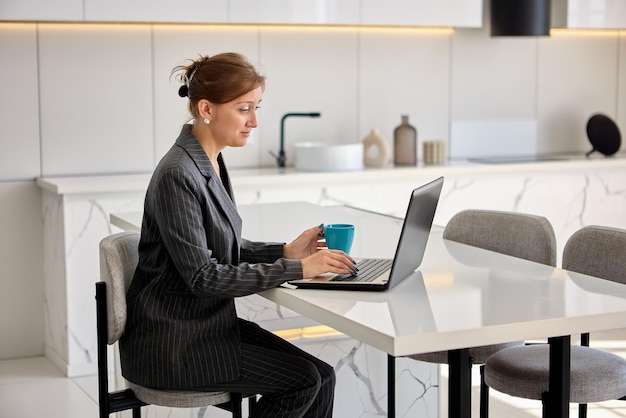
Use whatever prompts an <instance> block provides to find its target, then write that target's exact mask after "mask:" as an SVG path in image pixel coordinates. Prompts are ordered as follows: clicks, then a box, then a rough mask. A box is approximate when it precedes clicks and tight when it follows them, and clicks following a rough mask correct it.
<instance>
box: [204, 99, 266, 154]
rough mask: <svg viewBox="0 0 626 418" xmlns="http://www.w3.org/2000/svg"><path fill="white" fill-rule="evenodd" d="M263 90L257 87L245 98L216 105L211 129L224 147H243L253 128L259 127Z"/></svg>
mask: <svg viewBox="0 0 626 418" xmlns="http://www.w3.org/2000/svg"><path fill="white" fill-rule="evenodd" d="M262 99H263V89H262V88H261V87H257V88H256V89H254V90H251V91H249V92H248V93H246V94H244V95H243V96H239V97H237V98H236V99H234V100H232V101H230V102H228V103H223V104H218V105H215V107H214V110H215V112H214V114H213V115H212V116H213V117H212V118H211V124H210V125H209V129H210V130H211V131H212V132H213V137H214V138H215V139H216V140H217V141H218V142H219V143H220V145H221V146H222V147H227V146H229V147H243V146H244V145H246V143H247V142H248V138H249V137H250V134H251V132H252V129H253V128H256V127H257V126H258V125H259V121H258V118H257V112H258V110H259V104H260V103H261V100H262Z"/></svg>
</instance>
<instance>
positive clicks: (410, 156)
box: [393, 115, 417, 166]
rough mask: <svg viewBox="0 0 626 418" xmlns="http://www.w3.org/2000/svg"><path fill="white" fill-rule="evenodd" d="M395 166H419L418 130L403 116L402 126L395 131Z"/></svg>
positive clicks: (406, 116)
mask: <svg viewBox="0 0 626 418" xmlns="http://www.w3.org/2000/svg"><path fill="white" fill-rule="evenodd" d="M393 163H394V165H413V166H414V165H417V130H416V129H415V128H414V127H413V126H411V125H410V124H409V116H408V115H402V124H400V126H398V127H397V128H396V129H394V131H393Z"/></svg>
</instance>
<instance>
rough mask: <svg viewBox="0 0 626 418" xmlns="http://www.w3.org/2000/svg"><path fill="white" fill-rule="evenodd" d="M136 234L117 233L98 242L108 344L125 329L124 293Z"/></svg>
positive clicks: (133, 265) (131, 270)
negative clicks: (105, 289) (104, 294)
mask: <svg viewBox="0 0 626 418" xmlns="http://www.w3.org/2000/svg"><path fill="white" fill-rule="evenodd" d="M138 246H139V233H138V232H120V233H117V234H113V235H109V236H108V237H105V238H104V239H102V241H100V280H101V281H103V282H105V283H106V287H107V292H106V295H107V298H106V299H107V303H106V305H107V323H108V335H107V342H108V344H114V343H115V342H116V341H117V340H119V338H120V337H121V336H122V334H123V333H124V328H125V327H126V314H127V311H126V291H127V290H128V287H129V286H130V282H131V280H132V279H133V275H134V274H135V269H136V268H137V262H138V260H139V253H138Z"/></svg>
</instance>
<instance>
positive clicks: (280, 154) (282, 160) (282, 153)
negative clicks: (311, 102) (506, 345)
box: [270, 112, 321, 172]
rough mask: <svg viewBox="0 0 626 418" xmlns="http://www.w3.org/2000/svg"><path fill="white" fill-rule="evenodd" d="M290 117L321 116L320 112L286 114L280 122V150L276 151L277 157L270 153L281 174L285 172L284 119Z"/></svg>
mask: <svg viewBox="0 0 626 418" xmlns="http://www.w3.org/2000/svg"><path fill="white" fill-rule="evenodd" d="M290 116H306V117H309V118H319V117H320V116H321V113H320V112H309V113H286V114H285V115H284V116H283V117H282V119H281V120H280V150H279V151H278V155H276V154H274V153H273V152H272V151H270V154H271V155H272V157H274V158H276V162H277V163H278V168H279V169H280V171H281V172H283V171H285V167H286V158H285V119H287V118H288V117H290Z"/></svg>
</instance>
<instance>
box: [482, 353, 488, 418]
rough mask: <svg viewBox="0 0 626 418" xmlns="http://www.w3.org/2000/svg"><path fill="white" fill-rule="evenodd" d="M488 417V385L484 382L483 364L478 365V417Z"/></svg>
mask: <svg viewBox="0 0 626 418" xmlns="http://www.w3.org/2000/svg"><path fill="white" fill-rule="evenodd" d="M488 417H489V386H487V384H486V383H485V365H484V364H482V365H481V366H480V418H488Z"/></svg>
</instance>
